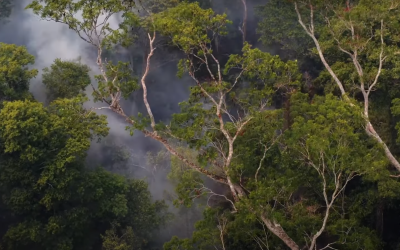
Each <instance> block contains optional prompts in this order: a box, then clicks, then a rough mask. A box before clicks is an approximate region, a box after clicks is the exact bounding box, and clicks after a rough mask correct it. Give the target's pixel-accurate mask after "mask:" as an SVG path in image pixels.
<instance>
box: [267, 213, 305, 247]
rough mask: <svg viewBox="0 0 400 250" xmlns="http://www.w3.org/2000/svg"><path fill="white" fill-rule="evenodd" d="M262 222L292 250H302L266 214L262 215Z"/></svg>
mask: <svg viewBox="0 0 400 250" xmlns="http://www.w3.org/2000/svg"><path fill="white" fill-rule="evenodd" d="M261 220H262V221H263V222H264V224H265V226H267V228H268V229H269V230H270V231H271V232H272V233H273V234H275V235H276V236H277V237H278V238H279V239H281V240H282V241H283V242H284V243H285V244H286V246H288V247H289V248H290V249H291V250H300V247H299V246H298V245H297V243H296V242H294V241H293V240H292V238H290V236H289V235H287V233H286V232H285V230H283V228H282V227H281V225H279V224H277V223H275V222H272V221H271V220H269V219H268V218H267V217H266V216H265V215H264V214H262V215H261Z"/></svg>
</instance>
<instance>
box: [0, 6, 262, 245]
mask: <svg viewBox="0 0 400 250" xmlns="http://www.w3.org/2000/svg"><path fill="white" fill-rule="evenodd" d="M30 2H31V0H19V1H15V3H14V8H13V10H12V14H11V16H10V18H9V20H8V22H7V23H6V24H2V25H0V42H4V43H13V44H17V45H23V46H26V47H27V49H28V51H29V52H30V53H31V54H32V55H34V56H35V58H36V61H35V64H34V65H33V66H32V67H33V68H36V69H38V70H39V74H38V76H37V77H36V78H35V79H33V80H32V81H31V83H30V91H31V92H32V93H33V95H34V96H35V98H36V99H37V100H39V101H42V102H44V101H45V99H46V94H45V88H44V86H43V84H42V77H41V75H42V69H43V68H45V67H49V66H50V65H51V64H52V63H53V61H54V60H55V59H56V58H61V59H62V60H74V59H77V58H78V57H80V58H81V62H82V63H84V64H87V65H88V66H89V67H90V68H91V69H92V71H91V76H92V77H93V76H94V75H97V74H99V70H98V68H97V65H96V57H97V52H96V50H95V48H94V47H93V46H92V45H90V44H88V43H86V42H84V41H83V40H82V39H81V38H79V36H78V35H77V34H76V33H75V32H74V31H73V30H70V29H69V28H68V27H67V25H64V24H60V23H55V22H53V21H45V20H41V19H40V18H39V17H38V16H36V15H34V14H33V13H32V11H31V10H25V9H24V8H25V6H27V5H28V4H29V3H30ZM247 2H248V3H247V4H248V9H249V13H248V21H247V25H248V27H247V30H248V34H247V37H248V39H249V41H250V42H251V43H252V44H253V45H255V44H257V43H258V38H257V36H256V34H255V32H254V31H255V25H256V19H255V17H254V16H255V15H254V7H255V4H254V3H253V2H252V1H249V0H248V1H247ZM212 5H213V8H214V9H215V10H216V11H217V12H218V13H222V12H224V11H225V12H227V13H228V18H229V19H231V20H233V22H234V24H233V27H231V28H232V29H236V27H237V26H239V25H240V24H241V23H240V22H241V20H242V17H243V8H242V6H241V2H240V1H239V0H237V2H235V4H232V1H231V0H229V1H225V0H220V1H212ZM119 18H120V17H118V16H116V17H114V18H112V19H110V22H111V26H112V27H116V25H117V24H118V19H119ZM234 36H235V37H234V39H231V38H229V39H225V40H222V41H223V42H224V44H221V45H220V46H221V47H225V48H230V50H231V52H232V47H238V48H240V46H241V44H242V41H241V34H240V33H239V31H238V30H236V35H234ZM161 43H162V41H159V43H158V45H162V44H161ZM234 44H237V45H234ZM147 45H148V41H147V40H146V38H145V39H143V41H142V42H141V43H137V44H136V45H135V46H134V47H133V48H131V49H129V50H126V49H125V50H121V51H119V52H118V53H117V54H115V55H113V57H114V60H115V59H116V60H125V61H130V62H131V64H132V65H133V66H134V68H135V70H136V71H137V73H138V75H141V73H142V72H141V71H142V70H143V67H142V65H143V62H144V60H145V56H146V51H147V49H148V48H147ZM224 50H225V49H224ZM228 50H229V49H228ZM225 51H226V50H225ZM226 52H228V51H226ZM235 52H239V51H236V50H235ZM179 57H180V56H179V54H178V53H177V52H171V51H168V50H163V49H162V48H161V46H160V47H159V48H157V50H156V53H155V56H154V57H153V58H152V62H151V63H152V68H151V72H150V75H149V76H148V79H147V81H146V82H147V85H148V91H149V93H148V100H149V103H150V105H151V106H152V109H153V114H154V116H155V118H156V120H157V121H163V122H168V120H169V119H170V117H171V114H173V113H176V112H178V111H179V106H178V103H179V102H181V101H183V100H185V99H186V98H187V97H188V95H189V87H190V86H191V85H192V84H193V82H192V81H191V79H190V78H188V77H187V78H183V79H178V78H177V77H176V71H177V67H176V64H177V60H178V59H179ZM93 83H94V84H95V81H94V80H93ZM87 94H88V96H89V97H90V96H91V89H90V88H88V89H87ZM141 96H142V92H141V91H137V92H136V93H134V94H133V95H132V96H131V97H130V98H129V99H128V100H126V101H123V102H122V107H123V109H124V111H125V112H126V113H127V114H128V115H135V114H137V113H138V112H141V113H146V112H145V109H144V105H143V101H142V97H141ZM85 105H86V106H87V107H93V106H94V107H100V106H101V104H100V103H93V102H91V101H90V102H88V103H86V104H85ZM100 113H102V114H107V116H108V123H109V127H110V134H109V136H108V138H106V141H105V142H104V143H103V144H96V143H94V144H93V145H92V147H91V149H90V150H89V153H88V163H90V164H91V165H97V164H98V165H101V164H102V165H103V166H104V167H106V168H107V169H110V170H111V171H115V172H119V173H122V174H126V175H128V176H129V177H136V178H146V179H147V180H148V183H149V189H150V191H151V193H152V194H153V196H154V198H155V199H163V198H164V193H165V191H167V192H169V193H172V192H173V186H172V185H171V183H170V182H169V181H168V180H167V178H166V175H167V173H168V169H169V165H168V162H167V161H165V165H163V166H159V167H158V168H157V170H156V171H150V172H149V167H150V168H152V167H154V166H149V164H148V158H147V153H148V152H153V153H154V152H157V151H158V150H160V149H161V147H160V145H159V144H158V143H157V142H154V141H152V140H150V139H148V138H145V137H144V136H143V134H141V133H140V132H137V133H135V134H134V135H133V136H130V135H129V132H128V131H126V130H125V127H126V125H127V124H126V123H125V121H124V120H123V119H121V118H120V117H118V116H117V115H115V114H113V113H111V112H108V111H100ZM110 147H111V148H112V147H114V149H115V148H116V147H122V148H125V150H126V151H127V152H128V153H129V160H128V161H127V163H126V165H125V166H124V167H123V168H120V169H119V168H118V167H117V168H116V169H113V166H110V165H108V163H110V162H112V160H111V159H109V158H110V157H111V156H110V154H108V153H107V152H108V151H109V150H110ZM110 164H112V163H110ZM116 165H118V164H116ZM219 189H220V190H221V189H222V188H221V187H219ZM201 210H202V209H197V210H196V209H192V210H190V209H186V210H185V209H175V208H171V211H172V212H174V213H175V214H176V215H177V216H176V218H180V219H176V220H175V221H174V223H172V224H171V225H170V226H169V228H167V230H164V231H163V232H161V236H162V237H160V239H163V240H168V238H170V236H172V235H178V236H183V237H188V236H190V234H191V231H192V230H193V224H194V222H195V221H196V220H198V219H200V218H201V215H200V214H201ZM181 228H185V230H182V229H181Z"/></svg>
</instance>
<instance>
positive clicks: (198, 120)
mask: <svg viewBox="0 0 400 250" xmlns="http://www.w3.org/2000/svg"><path fill="white" fill-rule="evenodd" d="M225 2H226V1H221V2H220V4H224V3H225ZM256 3H258V1H256V0H253V1H252V0H247V1H246V0H242V1H232V2H230V5H232V6H233V5H234V7H232V6H228V5H226V6H224V8H226V9H225V11H226V13H220V12H217V11H216V10H217V9H218V10H221V9H223V8H221V6H218V4H214V3H212V2H211V1H207V0H206V1H184V0H182V1H180V0H152V1H147V2H144V1H143V2H142V1H126V0H101V1H92V0H79V1H73V0H62V1H58V0H57V1H56V0H37V1H32V3H31V4H29V5H28V6H27V8H28V9H32V10H33V12H34V13H35V14H36V15H39V16H40V17H42V18H45V19H47V20H53V21H54V22H58V23H61V24H63V25H67V26H68V27H69V28H70V29H72V30H73V31H75V32H76V33H77V37H78V38H80V39H82V40H83V41H84V42H86V43H87V44H89V45H90V46H92V48H93V49H94V51H96V52H97V53H98V54H97V58H96V59H95V61H94V63H96V64H97V66H98V67H99V69H100V70H99V75H97V76H95V80H96V81H97V82H94V83H93V82H92V79H91V78H90V77H89V74H88V73H89V70H90V69H89V67H88V66H86V65H84V64H81V63H80V62H79V61H78V62H75V61H63V59H62V58H61V59H56V60H55V61H54V64H52V65H50V66H49V68H45V69H44V74H43V84H44V85H45V86H46V89H47V95H48V100H47V101H48V103H46V104H48V105H46V106H44V105H43V104H42V103H40V102H38V101H36V100H34V99H33V98H32V96H31V94H30V93H29V91H28V90H29V81H30V80H31V79H32V78H33V77H35V76H36V74H37V70H35V69H28V66H29V65H30V64H34V57H33V56H32V55H30V54H29V53H28V51H27V50H26V49H25V48H24V47H19V46H16V45H11V44H4V43H0V101H1V104H0V194H1V200H0V213H1V214H2V216H1V217H0V223H1V226H0V236H1V241H0V248H1V249H3V248H4V249H7V250H14V249H71V250H72V249H85V250H86V249H104V250H117V249H118V250H130V249H150V248H151V247H153V246H155V245H154V244H153V243H154V242H156V241H157V239H156V238H154V236H155V235H156V234H155V233H156V231H157V229H160V228H162V226H163V224H164V223H165V221H166V220H167V219H168V218H169V216H168V214H167V213H166V206H165V203H164V202H161V201H155V202H154V201H152V197H151V195H150V193H149V191H148V187H147V183H146V182H145V181H143V180H134V179H127V178H125V177H122V176H120V175H117V174H113V173H110V172H108V171H107V170H111V171H118V172H123V169H117V168H118V166H120V165H121V166H122V165H123V167H124V168H127V167H129V166H127V165H126V161H127V160H128V159H129V157H132V156H131V155H130V154H129V153H126V151H124V148H122V147H119V146H117V145H116V144H113V143H112V141H111V142H110V141H106V142H105V143H104V144H103V146H102V147H103V150H104V154H103V156H104V157H105V158H107V159H106V160H105V161H104V163H105V164H104V165H105V166H104V167H105V169H107V170H105V169H103V168H94V169H93V166H92V165H90V167H89V166H88V165H87V152H88V150H89V148H90V146H91V145H92V144H94V143H97V142H98V141H99V140H100V139H102V138H104V137H105V136H107V135H108V132H109V128H108V127H107V120H106V118H107V117H106V116H104V115H98V114H97V113H96V112H95V111H96V110H95V109H85V108H84V103H85V102H86V101H87V100H88V98H87V97H86V96H85V94H84V93H85V92H84V91H85V90H86V88H87V87H88V86H89V85H91V86H90V87H91V88H90V89H92V90H93V99H94V101H97V102H101V103H102V105H103V106H102V108H101V109H108V110H110V111H111V112H113V113H114V115H115V116H116V117H117V118H118V119H120V118H122V121H125V122H126V129H127V130H128V131H129V132H130V135H133V133H134V132H135V131H139V132H140V133H142V134H144V135H145V137H147V138H149V139H152V140H154V141H156V142H158V143H159V144H160V145H161V146H163V150H162V151H161V152H158V153H156V154H149V155H152V157H150V158H149V163H148V164H149V165H154V166H157V165H158V164H166V162H165V161H166V160H167V161H168V164H169V165H170V169H169V174H168V179H169V181H170V183H171V184H172V185H173V186H174V188H175V190H174V191H175V192H174V193H173V194H168V195H169V198H172V199H173V204H174V205H175V206H176V207H178V208H179V207H180V208H182V206H183V207H186V208H185V209H187V210H184V211H189V209H192V208H193V206H194V204H199V203H200V204H202V205H204V206H205V209H204V212H203V218H202V220H200V221H197V222H196V223H195V231H194V232H193V234H192V236H191V237H188V238H179V237H177V236H174V237H172V238H171V239H170V240H168V241H167V242H162V243H164V249H166V250H183V249H185V250H190V249H193V250H194V249H199V250H200V249H201V250H208V249H222V250H227V249H244V250H246V249H278V250H284V249H291V250H300V249H308V250H317V249H342V250H347V249H348V250H350V249H351V250H353V249H368V250H374V249H385V250H386V249H387V250H395V249H399V246H400V238H399V236H398V235H397V232H398V231H399V230H400V226H399V225H400V216H399V215H398V214H399V213H398V212H399V208H400V196H399V192H398V191H399V190H400V181H399V180H400V179H399V176H400V174H399V173H398V172H399V171H400V163H399V162H398V159H399V157H400V147H399V141H400V139H399V138H400V136H399V133H400V122H399V118H398V116H399V114H400V92H399V91H398V90H397V86H398V79H399V77H398V76H399V70H400V68H399V66H400V64H399V62H400V61H399V60H398V54H399V49H398V48H399V42H400V40H399V39H400V36H399V35H400V33H399V20H398V14H399V11H400V1H398V0H393V1H378V0H359V1H344V0H343V1H322V0H312V1H307V2H305V1H289V0H288V1H278V0H270V1H267V2H266V3H265V2H264V3H263V5H261V6H256V7H254V5H256ZM225 4H226V3H225ZM238 5H240V6H238ZM211 7H214V8H211ZM248 8H255V9H254V10H255V12H256V13H257V18H258V19H257V20H256V21H257V25H256V26H257V27H254V25H253V26H252V25H251V22H249V23H247V21H248V20H247V19H248V18H250V17H249V16H247V14H246V13H243V12H241V13H239V14H238V13H236V14H235V15H233V14H232V12H235V11H233V10H236V12H237V9H240V10H241V11H245V10H248ZM114 15H119V17H120V18H119V19H118V18H117V19H118V20H119V25H118V26H115V25H113V26H112V25H110V24H111V21H110V20H111V19H112V18H114ZM238 16H240V18H239V19H241V20H240V22H238V21H237V20H232V21H231V20H230V19H231V18H232V19H238ZM117 19H115V20H117ZM100 23H101V24H100ZM238 23H240V24H239V29H236V28H235V27H233V25H232V24H235V25H236V24H238ZM61 24H60V25H61ZM246 25H248V26H247V27H245V26H246ZM250 29H253V30H254V32H255V30H257V33H258V35H259V36H258V37H249V34H253V33H249V32H248V31H249V30H250ZM246 30H247V32H248V33H247V34H245V32H246ZM246 35H247V36H246ZM233 38H235V39H240V42H237V41H231V42H230V41H229V40H230V39H233ZM242 39H243V40H242ZM257 39H258V40H259V41H261V42H262V43H263V45H265V46H267V48H268V50H265V49H263V48H262V46H257V45H258V44H255V43H254V42H253V43H252V42H250V41H255V40H257ZM221 41H223V44H221V43H220V42H221ZM238 44H240V46H241V49H240V50H238V49H237V46H238ZM122 47H123V48H124V51H125V52H126V54H129V53H131V51H132V50H135V52H132V54H134V53H137V51H136V50H137V49H138V48H140V53H142V54H143V55H142V61H141V64H140V65H139V66H141V68H142V72H134V70H133V69H136V68H139V67H136V66H137V65H134V66H132V65H130V63H132V62H134V61H133V60H132V61H131V62H127V61H123V60H122V59H121V60H119V57H118V51H120V50H121V48H122ZM222 47H223V48H222ZM161 48H163V49H161ZM220 51H223V52H222V53H220ZM267 51H268V52H267ZM125 52H124V53H125ZM272 52H274V53H272ZM171 53H173V54H174V55H178V57H179V60H177V72H176V74H177V77H179V78H181V81H183V82H186V83H187V85H186V86H185V87H184V88H185V89H187V90H188V91H189V96H188V97H187V99H186V100H185V101H182V102H180V103H179V107H180V111H179V112H175V113H173V114H172V115H171V117H170V119H169V120H168V121H163V122H161V121H160V119H159V118H158V117H157V116H156V115H155V114H156V112H155V110H157V108H158V107H157V105H154V103H156V102H155V100H154V99H151V97H150V96H151V91H152V90H154V88H155V85H153V84H151V83H154V80H157V79H161V78H162V77H163V76H157V77H154V75H152V73H153V72H152V70H153V69H154V68H155V67H156V66H154V65H157V62H159V61H160V60H161V59H160V58H168V57H170V56H171ZM110 55H111V57H112V58H113V59H112V60H107V57H109V56H110ZM157 72H161V71H157ZM173 91H175V90H173ZM148 96H149V99H148ZM133 97H134V98H133ZM138 97H141V99H140V104H142V103H144V106H143V109H141V110H139V112H137V113H132V114H131V113H129V111H128V110H129V109H127V108H126V106H125V104H124V102H123V101H121V99H122V98H125V99H128V98H131V99H135V102H136V101H137V100H136V98H138ZM171 99H173V100H175V97H173V96H171ZM112 117H113V116H111V115H110V117H108V119H110V118H112ZM120 120H121V119H120ZM126 137H127V140H128V139H129V133H128V132H127V134H126ZM166 153H167V154H166ZM166 156H168V157H166ZM155 168H156V167H154V169H155ZM153 174H154V173H153ZM166 193H167V192H166ZM182 211H183V210H182ZM192 211H195V210H194V209H193V210H192ZM178 216H179V213H178ZM176 221H182V218H176ZM177 233H179V232H177ZM158 243H160V242H158Z"/></svg>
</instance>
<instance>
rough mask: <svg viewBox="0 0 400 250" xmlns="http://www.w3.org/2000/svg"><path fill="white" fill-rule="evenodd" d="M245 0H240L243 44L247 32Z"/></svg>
mask: <svg viewBox="0 0 400 250" xmlns="http://www.w3.org/2000/svg"><path fill="white" fill-rule="evenodd" d="M246 1H247V0H242V3H243V24H242V35H243V44H244V43H245V42H246V32H247V2H246Z"/></svg>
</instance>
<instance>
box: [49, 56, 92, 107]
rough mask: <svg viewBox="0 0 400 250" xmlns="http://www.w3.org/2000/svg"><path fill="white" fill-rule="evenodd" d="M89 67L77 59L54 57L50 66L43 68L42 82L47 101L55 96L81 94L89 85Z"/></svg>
mask: <svg viewBox="0 0 400 250" xmlns="http://www.w3.org/2000/svg"><path fill="white" fill-rule="evenodd" d="M89 71H90V68H89V67H88V66H87V65H84V64H81V63H80V62H79V60H78V61H76V62H75V61H61V59H56V60H55V61H54V64H52V65H51V66H50V68H44V69H43V76H42V77H43V84H44V85H45V86H46V90H47V101H49V102H51V101H53V100H55V99H57V98H72V97H75V96H77V95H78V94H83V91H84V90H85V88H86V87H87V86H88V85H90V81H91V80H90V76H89Z"/></svg>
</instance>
